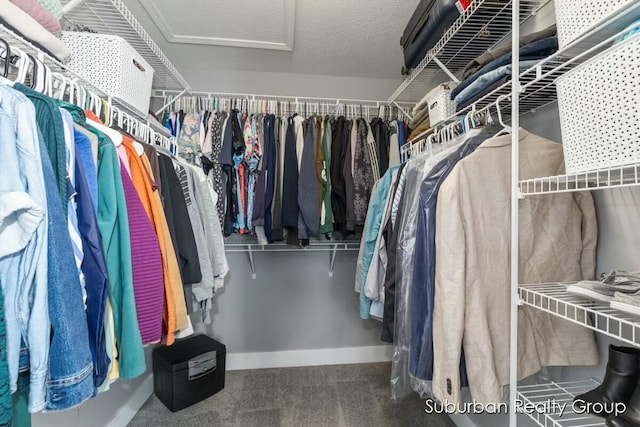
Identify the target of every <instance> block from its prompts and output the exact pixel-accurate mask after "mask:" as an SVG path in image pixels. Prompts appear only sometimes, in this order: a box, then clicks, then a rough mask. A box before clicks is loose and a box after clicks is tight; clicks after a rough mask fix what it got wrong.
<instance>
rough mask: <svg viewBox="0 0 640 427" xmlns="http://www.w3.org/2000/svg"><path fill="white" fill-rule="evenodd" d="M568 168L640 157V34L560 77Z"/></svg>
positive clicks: (570, 170) (588, 167) (618, 163)
mask: <svg viewBox="0 0 640 427" xmlns="http://www.w3.org/2000/svg"><path fill="white" fill-rule="evenodd" d="M557 90H558V108H559V110H560V128H561V131H562V144H563V150H564V161H565V165H566V169H567V173H576V172H584V171H589V170H594V169H602V168H607V167H614V166H623V165H628V164H633V163H638V162H640V127H639V126H638V123H640V103H639V102H638V99H640V34H637V35H635V36H633V37H631V38H629V39H627V40H625V41H624V42H622V43H619V44H616V45H614V46H612V47H611V48H609V49H607V50H606V51H604V52H602V53H600V54H599V55H597V56H595V57H593V58H591V59H590V60H589V61H587V62H585V63H584V64H581V65H580V66H578V67H577V68H575V69H574V70H571V71H570V72H568V73H567V74H565V75H564V76H562V77H561V78H559V79H558V81H557Z"/></svg>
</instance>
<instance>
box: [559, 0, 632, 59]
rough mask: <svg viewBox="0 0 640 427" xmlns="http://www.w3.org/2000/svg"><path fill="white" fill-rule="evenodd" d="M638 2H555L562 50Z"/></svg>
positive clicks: (560, 0) (624, 0) (608, 0)
mask: <svg viewBox="0 0 640 427" xmlns="http://www.w3.org/2000/svg"><path fill="white" fill-rule="evenodd" d="M637 1H638V0H555V9H556V23H557V26H558V46H559V47H560V49H562V48H563V47H565V46H567V45H568V44H569V43H571V42H572V41H574V40H575V39H577V38H578V37H580V36H581V35H583V34H584V33H586V32H587V31H589V30H590V29H591V28H593V27H595V26H597V25H598V24H600V23H602V22H604V21H606V20H607V18H609V17H611V16H612V15H614V14H615V13H616V12H619V11H620V10H621V9H623V8H624V7H626V6H628V5H631V4H633V3H636V2H637Z"/></svg>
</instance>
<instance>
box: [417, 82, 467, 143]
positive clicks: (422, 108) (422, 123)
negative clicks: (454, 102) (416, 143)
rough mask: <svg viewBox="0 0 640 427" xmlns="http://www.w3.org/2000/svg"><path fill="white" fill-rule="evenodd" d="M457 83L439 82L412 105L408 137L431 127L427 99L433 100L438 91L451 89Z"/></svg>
mask: <svg viewBox="0 0 640 427" xmlns="http://www.w3.org/2000/svg"><path fill="white" fill-rule="evenodd" d="M456 85H457V83H455V82H446V83H441V84H439V85H437V86H436V87H434V88H433V89H431V90H430V91H429V92H428V93H427V94H426V95H425V96H424V97H423V98H422V99H421V100H420V101H419V102H418V103H417V104H416V105H415V107H413V112H412V119H411V121H410V122H409V129H411V134H410V135H409V139H412V138H415V137H416V135H420V134H422V133H424V131H426V130H427V129H429V128H430V127H431V122H430V120H429V101H430V100H433V99H434V98H435V97H436V96H437V95H438V93H440V92H442V91H445V90H452V89H453V88H455V87H456Z"/></svg>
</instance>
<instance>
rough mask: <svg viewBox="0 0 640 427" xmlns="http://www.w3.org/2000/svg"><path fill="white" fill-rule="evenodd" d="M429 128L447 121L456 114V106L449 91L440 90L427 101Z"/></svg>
mask: <svg viewBox="0 0 640 427" xmlns="http://www.w3.org/2000/svg"><path fill="white" fill-rule="evenodd" d="M427 106H428V107H429V121H430V122H431V126H432V127H433V126H435V125H437V124H438V123H440V122H443V121H444V120H446V119H448V118H449V117H451V116H453V115H454V114H455V113H456V104H455V102H453V100H452V99H451V89H442V90H440V91H438V93H436V94H435V95H434V96H433V97H431V98H429V99H428V100H427Z"/></svg>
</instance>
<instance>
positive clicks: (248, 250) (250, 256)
mask: <svg viewBox="0 0 640 427" xmlns="http://www.w3.org/2000/svg"><path fill="white" fill-rule="evenodd" d="M247 255H249V265H250V266H251V278H252V279H253V280H256V265H255V263H254V262H253V250H252V249H251V245H247Z"/></svg>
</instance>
